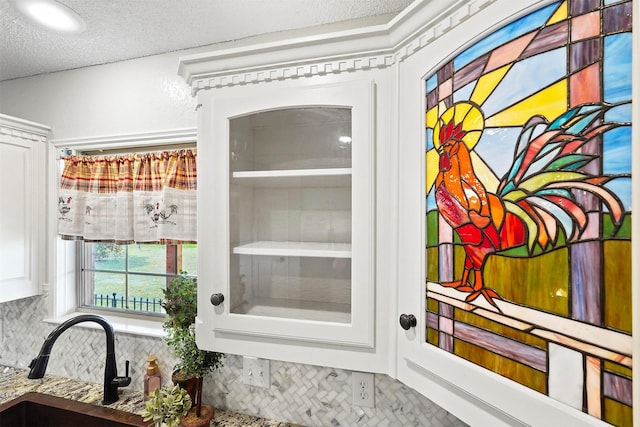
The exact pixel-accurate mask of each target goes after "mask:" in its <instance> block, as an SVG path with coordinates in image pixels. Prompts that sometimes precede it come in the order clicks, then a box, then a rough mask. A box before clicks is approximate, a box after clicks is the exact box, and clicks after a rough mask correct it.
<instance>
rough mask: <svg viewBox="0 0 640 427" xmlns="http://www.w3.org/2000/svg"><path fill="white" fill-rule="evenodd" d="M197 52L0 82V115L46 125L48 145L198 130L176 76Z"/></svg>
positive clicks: (187, 91)
mask: <svg viewBox="0 0 640 427" xmlns="http://www.w3.org/2000/svg"><path fill="white" fill-rule="evenodd" d="M193 52H195V50H187V51H180V52H173V53H167V54H162V55H154V56H149V57H145V58H138V59H133V60H129V61H122V62H116V63H112V64H105V65H99V66H93V67H85V68H79V69H75V70H70V71H62V72H58V73H51V74H43V75H39V76H33V77H27V78H22V79H15V80H8V81H4V82H0V113H3V114H8V115H11V116H16V117H20V118H22V119H26V120H30V121H34V122H38V123H42V124H46V125H49V126H51V127H52V128H53V130H52V134H51V138H52V139H68V138H89V137H97V136H109V135H128V134H132V133H141V132H160V131H165V130H171V129H184V128H192V129H195V127H196V112H195V107H196V101H195V98H193V97H191V93H190V89H189V86H188V85H187V84H186V83H185V81H184V80H183V79H182V78H181V77H179V76H178V74H177V68H178V56H180V55H184V54H187V53H193Z"/></svg>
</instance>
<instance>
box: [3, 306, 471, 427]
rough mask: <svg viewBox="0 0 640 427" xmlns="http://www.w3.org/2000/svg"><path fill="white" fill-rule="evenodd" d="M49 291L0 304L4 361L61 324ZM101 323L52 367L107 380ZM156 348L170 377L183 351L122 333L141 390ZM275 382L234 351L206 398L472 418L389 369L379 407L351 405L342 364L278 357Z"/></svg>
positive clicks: (259, 405) (338, 413)
mask: <svg viewBox="0 0 640 427" xmlns="http://www.w3.org/2000/svg"><path fill="white" fill-rule="evenodd" d="M45 307H46V300H45V298H44V297H34V298H27V299H24V300H19V301H15V302H10V303H3V304H0V319H2V322H0V324H2V325H3V330H2V331H1V332H2V333H0V336H2V337H3V338H2V341H0V365H8V366H15V367H19V368H26V367H27V366H28V364H29V362H30V361H31V359H32V358H34V357H35V356H36V355H37V354H38V351H39V350H40V346H41V345H42V343H43V341H44V339H45V338H46V337H47V335H48V334H49V332H51V330H53V328H54V325H51V324H47V323H44V322H42V319H43V317H45V314H44V313H46V308H45ZM104 349H105V336H104V332H103V331H102V330H101V329H88V328H78V327H74V328H73V329H71V330H69V331H67V332H65V333H64V334H63V335H61V336H60V338H58V341H57V342H56V344H55V346H54V348H53V352H52V354H51V358H50V361H49V367H48V369H47V373H49V374H55V375H61V376H65V377H71V378H76V379H79V380H84V381H92V382H101V381H102V377H103V369H104V358H105V350H104ZM149 354H155V355H157V356H158V358H159V362H160V371H161V372H162V374H163V382H166V383H168V382H169V381H170V378H169V377H170V373H171V368H172V366H173V365H174V364H175V362H176V359H175V357H174V356H173V354H172V352H171V349H170V348H169V347H168V346H167V345H166V344H165V343H164V341H162V340H161V339H156V338H147V337H140V336H134V335H127V334H116V356H117V359H118V360H117V361H118V372H119V373H120V374H122V373H124V366H125V360H130V361H131V367H130V375H131V377H132V385H131V386H130V387H133V388H134V389H137V390H139V391H142V380H143V377H144V373H145V362H146V359H147V356H148V355H149ZM270 368H271V385H270V387H268V388H257V387H252V386H247V385H245V384H243V383H242V381H241V375H242V357H240V356H234V355H228V356H227V357H226V358H225V366H224V368H222V369H221V370H220V371H219V372H216V373H215V374H214V376H213V377H212V378H207V379H205V390H204V396H203V401H204V402H205V403H209V404H212V405H214V406H215V407H218V408H225V409H229V410H232V411H237V412H242V413H245V414H251V415H256V416H261V417H266V418H272V419H276V420H280V421H288V422H292V423H297V424H301V425H304V426H308V427H315V426H318V427H320V426H322V427H325V426H326V427H331V426H336V427H337V426H345V427H346V426H375V427H385V426H388V427H391V426H394V427H395V426H397V427H405V426H425V427H458V426H464V425H465V424H464V423H462V422H461V421H460V420H458V419H457V418H456V417H454V416H452V415H451V414H449V413H448V412H447V411H445V410H443V409H442V408H440V407H439V406H437V405H435V404H434V403H433V402H431V401H430V400H428V399H427V398H425V397H424V396H422V395H420V394H418V393H416V392H415V391H413V390H412V389H410V388H408V387H406V386H404V385H403V384H402V383H400V382H398V381H396V380H394V379H392V378H390V377H388V376H386V375H379V374H378V375H376V377H375V387H376V405H375V406H376V407H375V408H360V407H356V406H352V405H351V372H350V371H345V370H341V369H333V368H325V367H319V366H311V365H303V364H296V363H285V362H279V361H271V366H270Z"/></svg>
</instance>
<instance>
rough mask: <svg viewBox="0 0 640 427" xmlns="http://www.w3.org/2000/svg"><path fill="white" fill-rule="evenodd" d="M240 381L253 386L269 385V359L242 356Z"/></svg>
mask: <svg viewBox="0 0 640 427" xmlns="http://www.w3.org/2000/svg"><path fill="white" fill-rule="evenodd" d="M242 382H243V383H244V384H248V385H252V386H255V387H263V388H267V387H269V361H268V360H267V359H258V358H256V357H248V356H244V357H243V358H242Z"/></svg>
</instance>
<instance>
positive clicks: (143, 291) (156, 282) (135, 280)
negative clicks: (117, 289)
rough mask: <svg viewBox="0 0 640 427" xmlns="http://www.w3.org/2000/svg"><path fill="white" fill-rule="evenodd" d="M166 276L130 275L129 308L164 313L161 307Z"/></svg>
mask: <svg viewBox="0 0 640 427" xmlns="http://www.w3.org/2000/svg"><path fill="white" fill-rule="evenodd" d="M166 284H167V278H166V277H156V276H141V275H136V274H130V275H129V309H130V310H136V311H150V312H155V313H164V311H163V310H162V307H160V301H161V300H162V289H163V288H164V287H166Z"/></svg>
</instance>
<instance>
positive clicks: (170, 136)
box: [42, 128, 196, 337]
mask: <svg viewBox="0 0 640 427" xmlns="http://www.w3.org/2000/svg"><path fill="white" fill-rule="evenodd" d="M195 142H196V129H195V128H188V129H174V130H168V131H159V132H145V133H136V134H129V135H112V136H99V137H92V138H73V139H52V140H50V146H49V153H48V164H49V165H50V166H49V168H48V170H49V172H48V173H49V176H48V178H49V179H48V188H47V207H48V209H47V212H50V213H51V214H50V215H47V218H48V221H47V226H48V230H49V231H48V233H47V242H45V244H46V247H47V248H48V251H47V260H46V261H47V275H46V277H47V282H46V283H44V284H43V285H42V292H43V294H44V295H47V296H48V301H47V304H48V307H47V310H48V316H47V317H46V318H45V319H44V321H45V322H47V323H52V324H59V323H62V322H64V321H65V320H68V319H70V318H72V317H75V316H77V315H79V314H82V313H83V312H82V311H81V310H80V309H79V308H78V306H77V298H76V297H77V295H76V268H77V265H76V260H77V258H76V243H75V242H73V241H65V240H62V239H61V238H60V237H59V236H58V233H57V228H58V227H57V217H56V215H54V214H53V213H54V212H56V202H57V191H58V183H59V174H58V168H57V167H56V164H57V161H58V160H59V159H60V152H61V150H63V149H73V150H96V149H124V148H127V147H130V148H136V149H137V148H144V147H153V146H155V147H157V146H163V145H174V144H185V143H195ZM100 315H101V316H103V317H104V318H106V319H107V320H108V321H109V322H110V323H111V324H112V325H113V328H114V330H115V331H116V332H118V333H125V334H132V335H140V336H147V337H164V335H165V333H164V330H163V329H162V319H151V318H150V319H141V318H135V317H127V316H124V315H123V316H120V315H117V314H111V313H105V312H102V313H100ZM80 326H81V327H87V328H94V327H97V325H93V324H92V323H91V322H84V323H82V324H80Z"/></svg>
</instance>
